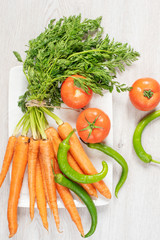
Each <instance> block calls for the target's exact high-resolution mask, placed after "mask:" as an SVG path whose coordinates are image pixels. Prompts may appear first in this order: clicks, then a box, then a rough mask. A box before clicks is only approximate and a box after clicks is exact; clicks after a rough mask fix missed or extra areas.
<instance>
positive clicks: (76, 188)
mask: <svg viewBox="0 0 160 240" xmlns="http://www.w3.org/2000/svg"><path fill="white" fill-rule="evenodd" d="M51 165H52V171H53V174H54V180H55V182H56V183H58V184H60V185H62V186H64V187H67V188H69V189H70V190H72V191H73V192H74V193H75V194H77V195H78V196H79V197H80V199H81V200H82V201H83V202H84V203H85V205H86V207H87V208H88V210H89V213H90V215H91V219H92V224H91V227H90V230H89V232H88V233H87V234H86V235H85V236H84V237H85V238H87V237H90V236H91V235H92V234H93V233H94V232H95V230H96V226H97V210H96V207H95V204H94V202H93V201H92V199H91V197H90V196H89V195H88V193H87V192H86V191H85V190H84V189H83V188H82V187H81V186H80V185H79V184H77V183H75V182H72V181H71V180H69V179H67V178H66V177H65V176H63V174H61V173H58V174H55V173H54V170H53V161H52V162H51Z"/></svg>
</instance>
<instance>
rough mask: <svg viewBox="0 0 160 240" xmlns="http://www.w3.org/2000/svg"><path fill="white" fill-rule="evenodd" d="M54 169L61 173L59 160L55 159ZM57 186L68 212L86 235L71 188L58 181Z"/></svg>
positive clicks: (80, 230)
mask: <svg viewBox="0 0 160 240" xmlns="http://www.w3.org/2000/svg"><path fill="white" fill-rule="evenodd" d="M54 171H55V173H56V174H57V173H61V171H60V169H59V166H58V162H57V160H55V167H54ZM56 188H57V190H58V193H59V195H60V197H61V199H62V201H63V203H64V206H65V208H66V209H67V210H68V212H69V214H70V216H71V218H72V221H73V222H74V223H75V224H76V226H77V228H78V230H79V232H80V233H81V235H82V236H84V230H83V226H82V222H81V218H80V216H79V213H78V211H77V208H76V205H75V203H74V200H73V197H72V195H71V193H70V191H69V189H68V188H66V187H64V186H62V185H60V184H58V183H56Z"/></svg>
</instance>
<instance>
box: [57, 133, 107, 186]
mask: <svg viewBox="0 0 160 240" xmlns="http://www.w3.org/2000/svg"><path fill="white" fill-rule="evenodd" d="M73 133H74V130H73V131H72V132H70V134H69V135H68V136H67V138H66V139H64V140H63V141H62V142H61V143H60V145H59V148H58V153H57V159H58V164H59V168H60V170H61V171H62V173H64V174H65V175H66V176H67V177H68V178H70V179H71V180H73V181H75V182H78V183H86V184H87V183H94V182H98V181H100V180H102V179H103V178H104V177H105V176H106V175H107V172H108V165H107V163H106V162H105V161H103V162H102V165H103V169H102V171H101V172H100V173H98V174H93V175H85V174H80V173H78V172H77V171H75V170H74V169H73V168H72V167H71V166H70V165H69V163H68V160H67V153H68V151H69V149H70V145H69V140H70V138H71V136H72V134H73Z"/></svg>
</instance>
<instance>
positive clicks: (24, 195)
mask: <svg viewBox="0 0 160 240" xmlns="http://www.w3.org/2000/svg"><path fill="white" fill-rule="evenodd" d="M26 88H27V80H26V78H25V75H24V73H23V71H22V66H17V67H13V68H12V69H11V70H10V76H9V101H8V104H9V105H8V110H9V111H8V117H9V121H8V127H9V136H11V135H12V134H13V131H14V128H15V126H16V125H17V123H18V121H19V120H20V118H21V117H22V116H23V114H22V112H21V109H20V108H19V107H18V105H17V102H18V98H19V96H21V95H23V94H24V92H25V91H26ZM89 107H97V108H100V109H102V110H103V111H105V112H106V113H107V114H108V116H109V118H110V120H111V124H112V95H111V94H110V93H108V92H107V93H106V94H105V95H104V96H103V97H101V96H97V95H94V96H93V98H92V101H91V103H90V105H89ZM54 112H55V113H56V114H57V115H58V116H59V117H60V118H62V119H63V121H68V122H69V123H70V124H71V125H72V127H75V123H76V119H77V117H78V115H79V113H78V112H75V111H73V110H64V109H61V110H58V109H55V111H54ZM47 119H48V121H49V124H50V126H54V127H56V123H55V122H54V120H53V119H51V118H47ZM106 143H107V144H108V145H110V146H112V145H113V130H112V126H111V130H110V133H109V135H108V137H107V139H106ZM84 148H85V151H86V152H87V154H88V156H89V157H90V159H92V162H93V164H94V166H95V167H96V169H97V170H98V171H100V170H101V169H102V164H101V162H102V160H107V159H108V158H107V156H105V155H104V154H103V153H101V152H99V151H97V150H91V149H89V148H87V147H86V146H84ZM107 163H108V174H107V176H106V177H105V179H104V181H105V182H106V184H107V186H108V187H109V189H110V191H111V193H112V175H113V168H112V163H111V161H110V160H109V161H108V160H107ZM27 172H28V169H26V172H25V176H24V180H23V186H22V190H21V195H20V199H19V203H18V206H19V207H29V191H28V182H27ZM10 176H11V168H10ZM57 198H58V207H59V208H64V205H63V203H62V201H61V199H60V197H59V196H58V197H57ZM74 200H75V203H76V206H77V207H84V206H85V205H83V203H82V202H80V201H79V200H78V199H77V198H76V197H75V195H74ZM93 200H94V203H95V205H96V206H101V205H106V204H108V203H109V202H110V200H108V199H105V198H104V197H103V196H102V195H100V194H98V199H96V200H95V199H93Z"/></svg>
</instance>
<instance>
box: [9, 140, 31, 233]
mask: <svg viewBox="0 0 160 240" xmlns="http://www.w3.org/2000/svg"><path fill="white" fill-rule="evenodd" d="M28 140H29V138H28V137H24V136H19V137H18V139H17V143H16V147H15V152H14V156H13V164H12V175H11V184H10V193H9V200H8V212H7V215H8V227H9V231H10V235H9V237H12V236H13V235H14V234H15V233H16V232H17V227H18V224H17V207H18V199H19V196H20V192H21V187H22V182H23V177H24V173H25V169H26V165H27V160H28Z"/></svg>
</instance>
